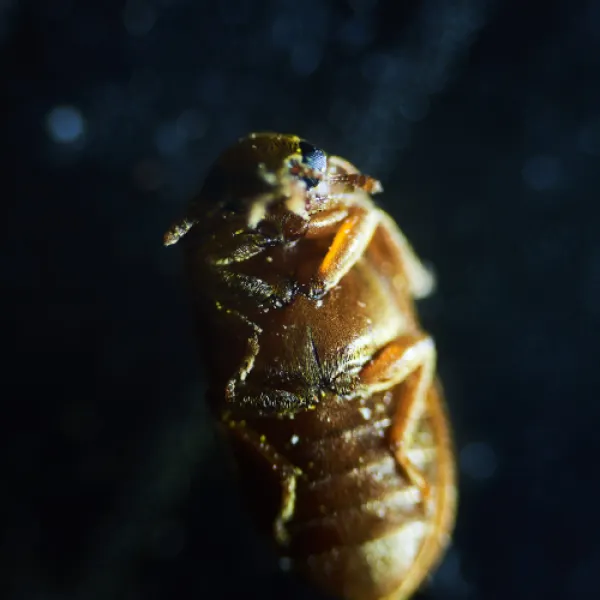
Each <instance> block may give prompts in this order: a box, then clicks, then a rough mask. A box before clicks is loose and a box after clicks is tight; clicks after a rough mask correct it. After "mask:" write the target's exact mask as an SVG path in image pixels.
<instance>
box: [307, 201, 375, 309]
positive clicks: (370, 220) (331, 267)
mask: <svg viewBox="0 0 600 600" xmlns="http://www.w3.org/2000/svg"><path fill="white" fill-rule="evenodd" d="M380 214H381V213H380V211H378V210H372V209H365V208H359V207H355V208H354V209H353V210H352V211H351V212H350V213H349V215H348V216H347V217H346V218H345V219H344V220H343V221H342V223H341V225H340V226H339V228H338V229H337V233H336V234H335V237H334V238H333V242H332V244H331V246H330V248H329V250H328V252H327V254H326V255H325V258H324V259H323V262H322V263H321V265H320V267H319V269H318V271H317V274H316V276H315V277H314V278H313V280H312V281H311V283H310V284H309V290H308V294H307V295H308V296H309V297H310V298H313V299H317V298H321V297H322V296H324V295H325V294H326V293H327V292H328V291H329V290H331V289H332V288H333V287H335V286H336V285H337V284H338V283H339V282H340V280H341V279H342V277H344V275H346V273H348V271H349V270H350V269H351V268H352V267H353V266H354V265H355V264H356V262H357V261H358V260H359V259H360V258H361V256H362V255H363V253H364V252H365V250H366V248H367V246H368V245H369V242H370V241H371V238H372V237H373V234H374V233H375V230H376V229H377V226H378V225H379V220H380Z"/></svg>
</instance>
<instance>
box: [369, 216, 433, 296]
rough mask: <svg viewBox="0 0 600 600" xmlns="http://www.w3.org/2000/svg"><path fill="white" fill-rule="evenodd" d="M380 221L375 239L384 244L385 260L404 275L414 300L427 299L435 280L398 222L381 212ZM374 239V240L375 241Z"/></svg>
mask: <svg viewBox="0 0 600 600" xmlns="http://www.w3.org/2000/svg"><path fill="white" fill-rule="evenodd" d="M379 213H380V221H379V227H378V229H377V232H376V233H375V238H376V239H377V241H378V242H379V241H381V242H382V244H383V251H384V253H385V258H386V260H388V261H389V262H391V263H392V264H394V263H395V264H396V268H395V269H394V271H395V272H397V273H403V274H404V275H405V277H406V279H407V281H408V286H409V290H410V292H411V293H412V295H413V297H414V298H425V297H426V296H428V295H429V294H430V293H431V292H432V291H433V290H434V288H435V278H434V276H433V273H431V272H430V271H429V270H428V269H427V268H426V267H425V266H424V265H423V263H422V262H421V261H420V260H419V258H418V257H417V255H416V254H415V251H414V250H413V249H412V247H411V245H410V244H409V242H408V240H407V239H406V238H405V237H404V235H403V233H402V231H400V228H399V227H398V225H397V224H396V222H395V221H394V220H393V219H392V217H390V216H389V215H388V214H387V213H385V212H384V211H381V210H380V211H379ZM375 238H374V240H375Z"/></svg>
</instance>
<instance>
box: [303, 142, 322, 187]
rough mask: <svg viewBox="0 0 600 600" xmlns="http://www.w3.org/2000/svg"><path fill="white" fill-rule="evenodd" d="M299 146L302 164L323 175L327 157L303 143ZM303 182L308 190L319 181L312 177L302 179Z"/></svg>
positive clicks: (310, 145)
mask: <svg viewBox="0 0 600 600" xmlns="http://www.w3.org/2000/svg"><path fill="white" fill-rule="evenodd" d="M299 146H300V152H301V153H302V162H303V163H304V164H305V165H307V166H308V167H310V168H311V169H313V170H315V171H320V172H321V173H323V172H324V171H325V169H326V167H327V157H326V156H325V152H323V150H320V149H319V148H316V147H315V146H313V145H312V144H309V143H308V142H304V141H302V142H300V143H299ZM303 180H304V183H306V187H307V188H308V189H310V188H312V187H314V186H315V185H317V184H318V183H319V180H318V179H315V178H314V177H304V178H303Z"/></svg>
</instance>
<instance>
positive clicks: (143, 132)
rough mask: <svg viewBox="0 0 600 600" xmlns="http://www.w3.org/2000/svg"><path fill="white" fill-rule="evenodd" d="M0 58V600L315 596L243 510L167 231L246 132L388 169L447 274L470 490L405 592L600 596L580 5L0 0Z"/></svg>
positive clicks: (598, 452) (597, 146)
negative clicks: (440, 555)
mask: <svg viewBox="0 0 600 600" xmlns="http://www.w3.org/2000/svg"><path fill="white" fill-rule="evenodd" d="M0 52H1V55H0V68H1V71H0V73H1V75H2V93H1V95H0V102H1V103H2V112H1V113H0V114H1V119H2V137H1V140H2V146H3V148H2V163H1V173H2V180H3V182H4V185H3V186H2V194H1V196H2V207H3V215H4V218H3V235H2V256H1V261H0V273H1V278H2V279H1V281H2V309H3V310H2V325H3V327H2V331H3V335H2V340H3V342H4V352H3V356H4V359H3V366H4V369H3V377H2V379H3V386H2V418H0V435H1V437H0V439H2V442H3V443H2V447H3V450H4V453H3V462H4V465H3V467H2V479H1V480H0V481H1V483H0V489H1V497H2V505H3V506H4V508H3V509H2V525H1V528H0V536H1V537H0V548H1V555H0V597H2V598H7V599H10V600H17V599H18V600H30V599H31V600H34V599H35V600H37V599H40V600H41V599H50V598H51V599H59V598H60V599H67V598H68V599H71V598H72V599H77V600H79V599H82V600H83V599H85V600H87V599H90V600H103V599H105V598H106V599H113V598H114V599H127V600H129V599H136V600H137V599H159V598H160V599H162V598H177V599H178V600H183V599H185V598H190V599H191V598H208V597H210V598H242V597H243V598H259V597H260V598H261V599H271V598H272V599H280V598H296V599H309V598H313V599H315V600H316V599H318V598H320V596H319V595H318V594H317V593H315V592H313V591H311V590H309V589H307V588H305V587H302V584H300V583H298V582H296V581H295V580H293V579H291V578H289V577H288V576H287V575H285V574H282V573H280V572H278V570H277V566H276V563H275V560H274V558H273V557H272V556H271V554H270V553H269V550H268V549H266V548H265V546H264V544H263V543H262V542H261V541H260V540H258V539H257V538H256V537H255V535H254V532H253V530H252V527H251V525H250V521H249V518H248V516H247V515H246V514H245V513H244V512H243V509H242V504H241V501H240V499H239V498H238V497H237V496H236V491H235V490H236V488H235V485H234V482H233V480H232V478H231V473H230V471H229V470H228V469H229V466H228V463H227V461H226V459H225V454H224V452H223V448H222V447H221V446H220V445H219V443H218V442H217V440H216V438H215V436H214V432H213V429H212V426H211V423H210V420H209V419H208V416H207V414H206V411H205V408H204V405H203V399H202V394H203V385H202V371H201V369H200V366H199V365H198V364H197V361H196V357H195V347H194V341H193V339H192V337H191V327H190V318H189V313H188V310H187V305H186V299H185V295H184V288H183V282H182V280H181V264H180V262H181V256H180V254H179V251H178V250H177V248H175V249H163V247H162V246H161V236H162V233H163V232H164V230H165V229H166V227H167V226H168V225H169V224H170V222H171V221H172V220H173V219H174V218H176V217H177V216H178V215H179V214H180V212H181V210H182V208H183V205H184V203H185V202H186V200H187V199H188V198H189V195H190V194H191V193H192V192H193V191H194V190H195V189H196V188H197V186H198V185H199V183H200V182H201V180H202V176H203V175H204V173H205V171H206V169H207V168H208V165H209V164H210V162H211V161H212V160H214V158H215V157H216V155H217V154H218V153H219V152H220V151H221V150H222V149H223V148H224V147H225V146H226V145H228V144H229V143H231V142H232V141H233V140H235V139H236V138H237V137H238V136H240V135H243V134H245V133H247V132H249V131H252V130H264V129H271V130H281V131H284V132H294V133H298V134H300V135H302V136H304V137H308V138H309V139H311V140H312V141H314V142H316V143H317V144H319V145H321V146H322V147H324V148H325V149H327V150H328V151H329V152H332V153H338V154H341V155H342V156H344V157H346V158H348V159H350V160H352V161H354V162H355V163H356V164H358V165H359V166H360V167H363V168H364V169H365V170H369V171H370V172H371V173H373V174H374V175H376V176H378V177H380V178H381V179H382V180H383V183H384V186H385V190H386V193H385V195H384V196H383V197H382V200H381V202H382V203H383V205H384V207H385V208H386V209H388V210H389V211H390V212H391V213H392V215H393V216H394V218H396V219H397V220H398V222H399V223H400V225H401V227H403V229H404V230H405V232H406V233H407V234H408V236H409V237H410V238H411V240H412V241H413V243H414V245H415V246H416V248H417V249H418V251H419V252H420V254H421V255H422V256H423V257H424V258H426V259H427V260H428V261H430V262H431V263H433V264H434V265H435V268H436V271H437V273H438V277H439V291H438V293H437V295H436V296H435V297H434V298H432V299H431V300H428V301H426V302H424V303H423V304H422V315H423V320H424V323H425V326H426V327H427V329H428V330H430V331H431V332H432V333H433V335H434V337H435V338H436V340H437V342H438V346H439V355H440V371H441V374H442V376H443V379H444V382H445V387H446V391H447V396H448V401H449V404H450V409H451V412H452V417H453V422H454V426H455V430H456V439H457V447H458V452H459V460H460V465H461V490H460V491H461V506H460V515H459V522H458V527H457V530H456V536H455V540H454V545H453V547H452V549H451V551H450V552H449V554H448V556H447V558H446V561H445V562H444V564H443V565H442V567H441V568H440V570H439V571H438V573H437V575H436V576H435V577H434V578H433V580H432V582H431V584H430V585H429V586H428V587H426V588H425V590H424V593H423V597H424V598H430V599H434V598H436V599H444V598H457V599H462V598H465V599H466V598H469V599H482V600H483V599H485V600H488V599H496V598H498V599H500V598H501V599H510V600H517V599H521V598H523V599H525V598H544V599H546V600H547V599H551V598H561V599H570V600H575V599H579V598H581V599H584V598H585V599H587V598H598V597H600V575H599V573H600V539H599V534H600V502H599V497H598V474H597V462H598V458H599V457H600V447H599V446H600V442H599V441H598V440H599V439H600V438H599V435H598V426H599V425H600V419H599V416H600V403H599V402H598V397H599V395H598V392H599V391H600V369H599V368H598V344H597V336H598V332H599V331H600V328H599V326H600V308H599V307H600V235H599V234H598V231H599V225H600V222H599V220H598V210H597V203H598V197H599V190H600V169H599V168H598V165H599V160H600V5H599V4H598V2H596V1H595V0H587V1H567V0H564V1H562V2H558V1H548V2H543V3H542V2H523V1H517V0H515V1H505V2H502V1H499V0H498V1H495V2H494V1H486V0H471V1H468V0H463V1H459V0H448V1H443V0H419V1H417V0H409V1H403V2H400V1H391V0H390V1H385V2H383V1H381V2H377V0H347V1H346V2H341V1H340V2H321V1H319V0H312V1H309V0H306V1H304V2H290V1H287V0H286V1H282V0H272V1H270V2H269V1H262V2H261V1H256V2H253V1H250V0H228V1H223V2H202V1H199V0H130V1H129V2H127V3H123V2H115V1H112V0H88V1H86V2H74V1H72V0H70V1H69V0H62V1H61V0H39V1H35V2H34V1H32V2H26V1H25V0H23V1H22V2H18V1H15V0H13V1H12V2H11V1H10V0H4V2H1V3H0ZM215 343H218V340H215Z"/></svg>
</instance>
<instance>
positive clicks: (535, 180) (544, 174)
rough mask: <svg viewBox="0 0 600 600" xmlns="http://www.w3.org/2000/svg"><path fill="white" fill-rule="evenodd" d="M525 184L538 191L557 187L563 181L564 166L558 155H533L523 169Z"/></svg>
mask: <svg viewBox="0 0 600 600" xmlns="http://www.w3.org/2000/svg"><path fill="white" fill-rule="evenodd" d="M521 175H522V176H523V180H524V181H525V184H526V185H527V186H529V187H530V188H531V189H532V190H534V191H536V192H543V191H547V190H551V189H553V188H555V187H556V186H557V185H558V184H559V183H560V181H561V179H562V175H563V168H562V164H561V162H560V159H558V158H557V157H556V156H548V155H538V156H533V157H531V158H530V159H529V160H528V161H527V162H526V163H525V166H524V167H523V170H522V171H521Z"/></svg>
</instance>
